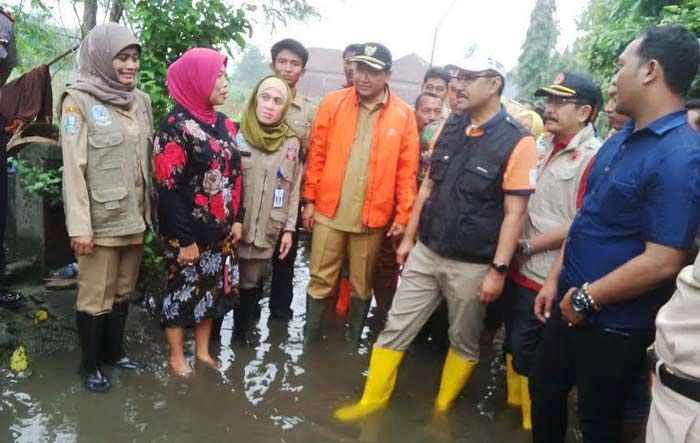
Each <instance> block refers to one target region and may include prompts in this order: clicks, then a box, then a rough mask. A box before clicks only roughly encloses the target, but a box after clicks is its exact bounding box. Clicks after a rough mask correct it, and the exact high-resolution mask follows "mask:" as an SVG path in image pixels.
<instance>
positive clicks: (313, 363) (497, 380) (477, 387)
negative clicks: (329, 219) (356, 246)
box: [0, 241, 530, 443]
mask: <svg viewBox="0 0 700 443" xmlns="http://www.w3.org/2000/svg"><path fill="white" fill-rule="evenodd" d="M297 260H298V261H297V275H296V280H295V281H296V288H295V298H294V302H293V309H294V318H293V319H292V321H290V322H289V323H288V324H281V323H276V322H273V321H269V322H268V311H267V306H266V305H265V306H263V310H262V316H261V318H260V320H259V322H258V324H257V326H256V328H255V332H254V334H253V336H254V339H255V340H254V344H252V345H251V346H250V347H249V348H243V347H241V345H238V344H237V343H236V342H234V343H232V342H231V326H232V319H231V316H230V315H229V317H228V318H227V319H226V320H225V322H224V330H223V331H222V336H223V337H222V343H221V345H218V344H217V345H216V347H214V348H213V351H212V354H213V355H215V356H216V355H218V358H219V359H220V361H221V370H220V371H215V370H212V369H209V368H196V372H195V375H194V376H192V377H190V378H187V379H182V378H179V377H177V376H174V375H171V374H170V373H169V371H168V367H167V362H166V359H167V348H166V345H165V336H164V334H163V332H162V331H161V329H160V328H159V327H158V322H157V320H155V319H152V318H149V317H148V316H147V315H146V314H145V311H143V310H141V309H138V308H137V307H136V306H134V307H133V308H132V310H131V313H130V318H129V325H128V328H127V331H128V332H127V334H128V335H127V345H128V347H129V349H130V352H131V354H132V355H134V356H135V357H137V358H140V359H142V360H144V361H145V362H146V363H147V364H148V367H147V369H146V370H144V371H141V372H140V373H134V372H128V371H119V370H114V369H112V368H106V372H107V374H108V375H109V376H110V380H111V382H112V389H111V391H110V392H109V393H107V394H92V393H89V392H87V391H85V390H84V389H83V388H82V385H81V383H80V379H79V377H78V375H77V367H78V362H79V357H80V353H79V350H78V349H77V348H74V349H73V350H71V351H65V352H57V353H53V354H50V355H42V356H37V357H35V358H34V359H33V360H32V361H31V369H32V375H31V376H30V377H28V378H26V379H22V378H15V377H13V376H12V375H11V374H9V373H7V372H5V373H3V374H1V376H2V377H3V380H2V381H1V382H0V389H1V393H0V441H13V442H75V441H77V442H173V443H175V442H197V443H202V442H224V441H226V442H228V441H244V442H248V443H256V442H343V443H346V442H348V443H349V442H381V443H391V442H397V443H398V442H401V443H405V442H443V441H444V442H459V443H482V442H513V443H519V442H527V441H530V435H529V433H526V432H524V431H522V430H521V429H520V415H519V414H520V413H519V410H517V409H513V408H508V407H507V406H506V405H505V393H504V390H503V385H504V383H505V382H504V377H505V374H504V370H503V368H502V366H501V364H500V361H499V359H497V358H495V353H494V352H490V353H487V354H486V355H482V361H481V363H480V365H479V366H478V369H477V371H476V372H475V375H474V376H473V377H472V379H471V380H470V382H469V383H468V385H467V387H466V388H465V390H464V392H463V393H462V396H461V397H460V398H459V399H458V400H457V401H456V403H455V405H454V407H453V409H452V411H451V412H450V414H449V415H448V416H446V417H445V418H444V419H443V420H441V421H440V422H434V421H433V420H432V418H431V412H432V405H433V400H434V398H435V395H436V394H437V390H438V386H439V381H440V380H439V378H440V372H441V369H442V363H443V359H444V354H445V349H440V348H439V347H438V346H435V345H431V344H430V343H426V342H421V343H416V344H415V345H414V346H413V347H412V348H411V349H410V350H409V351H408V352H407V354H406V357H405V359H404V361H403V364H402V366H401V368H400V370H399V376H398V380H397V384H396V390H395V392H394V395H393V397H392V400H391V403H390V406H389V408H388V409H387V410H386V411H385V412H383V413H381V414H378V415H377V416H375V417H373V418H371V419H369V420H366V421H365V422H362V423H360V424H342V423H339V422H337V421H336V420H335V419H334V418H333V415H332V412H333V410H334V409H335V408H336V407H338V406H341V405H344V404H346V403H349V402H352V401H356V400H358V399H359V397H360V395H361V392H362V388H363V386H364V380H365V376H366V370H367V364H368V359H369V349H370V341H371V336H370V334H371V331H370V328H369V327H367V328H365V338H364V340H363V345H362V347H361V348H360V350H359V352H355V353H350V352H348V350H347V348H346V347H345V343H344V340H343V333H344V325H343V323H344V320H343V319H341V318H337V317H336V316H335V313H334V312H329V315H328V316H327V318H326V320H327V321H326V324H325V325H324V326H325V338H324V340H323V342H322V343H320V344H319V345H318V346H315V347H312V348H310V349H308V350H304V349H303V346H302V338H303V325H304V304H305V292H304V290H305V285H306V281H307V279H308V270H307V266H306V264H307V260H308V251H306V250H305V243H304V242H303V241H302V242H301V244H300V253H299V255H298V258H297ZM57 296H58V297H66V298H71V297H74V293H73V292H68V293H62V294H61V295H57ZM264 303H266V299H265V301H264ZM329 311H332V310H330V309H329ZM372 322H376V318H374V319H370V323H372ZM188 335H189V337H188V339H187V342H186V348H187V352H188V355H189V359H190V361H192V360H193V350H194V343H193V340H192V337H191V334H188ZM76 342H77V339H76Z"/></svg>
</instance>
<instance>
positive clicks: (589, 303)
mask: <svg viewBox="0 0 700 443" xmlns="http://www.w3.org/2000/svg"><path fill="white" fill-rule="evenodd" d="M571 307H572V308H573V310H574V311H576V312H578V313H585V312H589V311H599V310H600V308H599V307H598V305H597V304H596V302H595V300H593V297H591V294H589V293H588V283H584V285H583V286H582V287H580V288H576V290H575V291H574V293H573V294H571Z"/></svg>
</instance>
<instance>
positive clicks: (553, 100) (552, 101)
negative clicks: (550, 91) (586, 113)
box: [547, 95, 588, 107]
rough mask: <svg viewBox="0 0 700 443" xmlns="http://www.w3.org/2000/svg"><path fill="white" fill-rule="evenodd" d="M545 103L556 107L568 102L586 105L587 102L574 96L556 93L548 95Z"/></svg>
mask: <svg viewBox="0 0 700 443" xmlns="http://www.w3.org/2000/svg"><path fill="white" fill-rule="evenodd" d="M547 104H548V105H552V106H557V107H558V106H564V105H568V104H574V105H587V104H588V103H586V102H584V101H582V100H580V99H577V98H576V97H557V96H556V95H550V96H549V97H547Z"/></svg>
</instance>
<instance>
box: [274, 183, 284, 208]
mask: <svg viewBox="0 0 700 443" xmlns="http://www.w3.org/2000/svg"><path fill="white" fill-rule="evenodd" d="M282 206H284V189H282V188H275V195H274V197H273V198H272V207H273V208H275V209H279V208H281V207H282Z"/></svg>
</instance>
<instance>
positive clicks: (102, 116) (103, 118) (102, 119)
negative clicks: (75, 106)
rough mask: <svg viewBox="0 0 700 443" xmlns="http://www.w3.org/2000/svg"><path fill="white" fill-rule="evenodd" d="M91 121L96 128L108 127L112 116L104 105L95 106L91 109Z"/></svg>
mask: <svg viewBox="0 0 700 443" xmlns="http://www.w3.org/2000/svg"><path fill="white" fill-rule="evenodd" d="M91 112H92V120H93V121H94V122H95V125H97V126H109V125H111V124H112V116H111V115H110V113H109V110H108V109H107V108H106V107H104V105H95V106H93V107H92V110H91Z"/></svg>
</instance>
